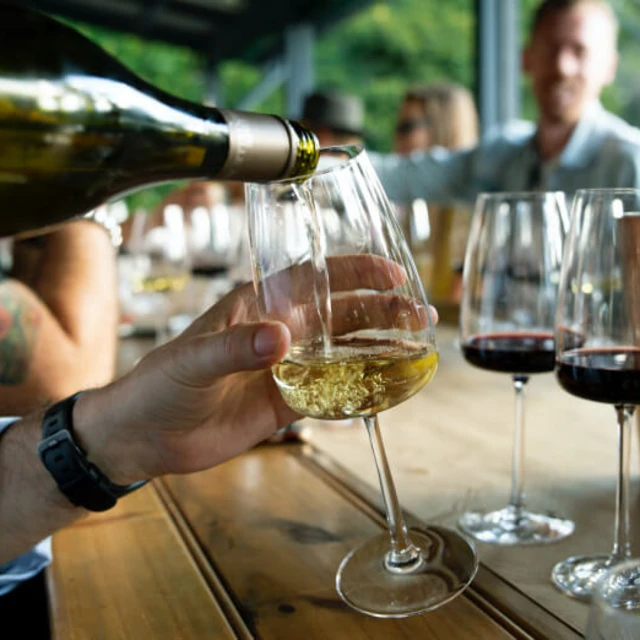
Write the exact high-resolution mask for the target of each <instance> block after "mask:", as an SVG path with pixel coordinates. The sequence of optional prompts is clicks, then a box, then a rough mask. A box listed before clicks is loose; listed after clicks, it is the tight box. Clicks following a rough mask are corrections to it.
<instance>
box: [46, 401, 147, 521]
mask: <svg viewBox="0 0 640 640" xmlns="http://www.w3.org/2000/svg"><path fill="white" fill-rule="evenodd" d="M79 396H80V393H76V394H75V395H73V396H70V397H68V398H65V399H64V400H62V401H60V402H58V403H56V404H54V405H53V406H52V407H50V408H49V409H48V410H47V411H46V413H45V415H44V418H43V420H42V440H41V442H40V444H39V445H38V455H39V456H40V459H41V460H42V462H43V464H44V466H45V467H46V468H47V470H48V471H49V473H50V474H51V475H52V476H53V479H54V480H55V481H56V483H57V485H58V488H59V489H60V491H62V493H63V494H64V495H65V496H66V497H67V498H68V499H69V501H70V502H72V503H73V504H75V505H76V506H78V507H84V508H85V509H88V510H89V511H106V510H107V509H110V508H111V507H113V506H114V505H115V504H116V502H117V501H118V498H121V497H122V496H125V495H127V494H128V493H131V492H132V491H135V490H136V489H138V488H139V487H141V486H143V485H144V484H146V482H147V481H146V480H143V481H140V482H134V483H133V484H130V485H127V486H124V485H118V484H114V483H113V482H111V481H110V480H109V478H107V476H106V475H105V474H104V473H102V471H101V470H100V469H99V468H98V467H97V466H96V465H95V464H93V463H92V462H89V460H88V459H87V456H86V453H85V452H84V451H83V450H82V448H81V447H80V445H79V444H78V443H77V442H76V441H75V439H74V431H73V407H74V405H75V403H76V401H77V399H78V398H79Z"/></svg>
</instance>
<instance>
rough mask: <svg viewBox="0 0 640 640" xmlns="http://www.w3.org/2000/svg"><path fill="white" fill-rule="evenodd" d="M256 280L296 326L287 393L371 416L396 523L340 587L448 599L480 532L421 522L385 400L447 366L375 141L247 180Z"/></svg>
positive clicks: (356, 558)
mask: <svg viewBox="0 0 640 640" xmlns="http://www.w3.org/2000/svg"><path fill="white" fill-rule="evenodd" d="M246 194H247V204H248V210H249V216H250V222H249V228H250V246H251V253H252V260H253V269H254V276H255V285H256V289H257V291H258V298H259V304H260V307H261V313H262V316H263V317H264V318H268V319H271V320H279V321H281V322H284V323H286V324H287V325H288V326H289V329H290V331H291V335H292V343H291V347H290V350H289V352H288V354H287V355H286V357H285V358H284V360H283V361H282V362H281V363H279V364H278V365H276V366H275V367H273V376H274V379H275V381H276V383H277V385H278V388H279V389H280V392H281V393H282V396H283V398H284V399H285V401H286V402H287V403H288V404H289V405H290V406H291V407H292V408H294V409H295V410H296V411H298V412H299V413H301V414H303V415H306V416H312V417H315V418H321V419H327V420H331V419H344V418H352V417H362V418H363V419H364V423H365V426H366V429H367V433H368V435H369V439H370V443H371V447H372V450H373V455H374V459H375V462H376V466H377V471H378V476H379V480H380V487H381V491H382V496H383V500H384V503H385V507H386V515H387V523H388V528H389V531H388V532H387V533H385V534H382V535H380V536H377V537H376V538H374V539H373V540H369V541H367V542H365V543H364V544H363V545H361V546H360V547H358V548H356V549H355V550H354V551H352V552H351V553H350V554H349V555H348V556H347V557H346V558H345V559H344V560H343V562H342V564H341V565H340V568H339V570H338V574H337V578H336V586H337V590H338V592H339V594H340V596H341V597H342V598H343V599H344V600H345V602H347V604H349V605H350V606H352V607H353V608H355V609H357V610H359V611H361V612H364V613H367V614H370V615H373V616H379V617H404V616H408V615H412V614H416V613H421V612H423V611H428V610H430V609H435V608H436V607H438V606H440V605H442V604H444V603H445V602H448V601H449V600H451V599H452V598H453V597H455V596H456V595H457V594H459V593H460V592H461V591H462V590H463V589H464V588H465V587H466V586H467V585H468V584H469V582H470V581H471V580H472V578H473V576H474V575H475V572H476V570H477V558H476V554H475V551H474V549H473V548H472V546H471V545H470V544H469V543H468V542H467V541H466V540H465V539H464V538H463V537H462V536H460V535H459V534H457V533H456V532H455V531H450V530H448V529H445V528H442V527H429V528H427V529H424V530H411V531H408V530H407V527H406V525H405V521H404V518H403V515H402V511H401V508H400V505H399V502H398V497H397V494H396V489H395V486H394V483H393V479H392V476H391V471H390V468H389V464H388V461H387V458H386V455H385V451H384V447H383V443H382V438H381V434H380V429H379V426H378V419H377V414H378V413H379V412H380V411H383V410H385V409H388V408H390V407H393V406H395V405H397V404H398V403H400V402H403V401H404V400H406V399H407V398H409V397H410V396H412V395H413V394H414V393H416V392H417V391H419V390H420V389H421V388H422V387H423V386H424V385H425V384H426V383H427V382H428V381H429V380H430V379H431V378H432V376H433V375H434V373H435V370H436V366H437V363H438V351H437V348H436V342H435V332H434V328H433V325H432V321H431V318H430V316H429V313H428V305H427V301H426V299H425V297H424V293H423V291H422V288H421V285H420V283H419V280H418V277H417V274H416V269H415V266H414V264H413V262H412V260H411V257H410V254H409V251H408V249H407V246H406V244H405V242H404V239H403V237H402V233H401V232H400V230H399V227H398V226H397V223H396V221H395V218H394V215H393V212H392V209H391V207H390V204H389V202H388V200H387V198H386V196H385V194H384V192H383V190H382V188H381V186H380V183H379V181H378V178H377V176H376V175H375V173H374V171H373V169H372V167H371V165H370V164H369V161H368V158H367V157H366V154H365V152H364V151H362V150H361V149H359V148H357V147H341V148H338V147H336V148H329V149H325V150H323V151H322V152H321V158H320V164H319V168H318V170H317V171H316V173H315V174H313V175H312V176H310V177H309V178H308V179H307V180H306V181H285V182H278V183H271V184H263V185H259V184H250V185H247V188H246Z"/></svg>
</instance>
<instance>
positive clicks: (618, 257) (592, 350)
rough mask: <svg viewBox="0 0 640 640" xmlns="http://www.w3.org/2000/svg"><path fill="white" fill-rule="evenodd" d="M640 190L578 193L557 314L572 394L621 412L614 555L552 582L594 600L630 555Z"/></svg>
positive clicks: (638, 391) (639, 362)
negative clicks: (599, 587)
mask: <svg viewBox="0 0 640 640" xmlns="http://www.w3.org/2000/svg"><path fill="white" fill-rule="evenodd" d="M639 309H640V190H636V189H586V190H582V191H578V192H577V193H576V195H575V197H574V200H573V205H572V210H571V228H570V232H569V236H568V239H567V247H566V251H565V254H564V260H563V266H562V275H561V280H560V292H559V296H558V312H557V316H556V329H555V333H556V359H557V370H556V372H557V377H558V380H559V382H560V384H561V385H562V387H563V388H564V389H565V390H566V391H568V392H569V393H571V394H573V395H575V396H578V397H579V398H584V399H586V400H594V401H596V402H606V403H608V404H611V405H612V406H613V408H614V409H615V413H616V417H617V422H618V431H619V445H618V462H619V464H618V481H617V482H618V485H617V492H616V516H615V524H614V543H613V549H612V551H611V553H609V554H601V555H595V556H579V557H573V558H569V559H567V560H565V561H563V562H560V563H558V564H557V565H556V566H555V567H554V569H553V572H552V579H553V582H554V584H555V585H556V586H557V587H558V588H559V589H560V590H561V591H563V592H564V593H566V594H568V595H572V596H575V597H577V598H582V599H588V598H589V597H590V596H591V594H592V592H593V590H594V588H595V585H596V584H597V582H598V580H599V579H600V578H601V577H602V575H603V574H604V573H605V572H606V571H607V570H608V569H610V568H611V567H613V566H615V565H617V564H619V563H621V562H623V561H625V560H627V559H628V558H629V557H630V555H631V548H630V540H629V506H628V501H629V440H630V437H631V433H630V431H631V418H632V416H633V413H634V411H635V405H637V404H639V403H640V335H639V329H638V310H639Z"/></svg>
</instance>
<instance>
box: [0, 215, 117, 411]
mask: <svg viewBox="0 0 640 640" xmlns="http://www.w3.org/2000/svg"><path fill="white" fill-rule="evenodd" d="M14 265H15V269H14V271H13V272H12V274H11V277H10V278H9V279H6V280H3V281H2V282H0V415H8V414H13V415H23V414H25V413H27V412H28V411H31V410H32V409H35V408H38V407H41V406H43V404H45V403H48V402H50V401H52V400H56V399H59V398H62V397H64V396H66V395H69V394H71V393H73V392H74V391H77V390H79V389H81V388H87V387H92V386H96V385H98V384H103V383H105V382H107V381H108V380H109V379H110V378H111V377H112V375H113V370H114V363H115V353H116V339H117V331H116V329H117V312H118V309H117V283H116V269H115V253H114V250H113V248H112V247H111V243H110V240H109V237H108V235H107V234H106V233H105V232H104V230H103V229H101V228H100V227H99V226H98V225H96V224H94V223H91V222H88V221H78V222H73V223H70V224H67V225H64V226H63V227H61V228H60V229H59V230H57V231H54V232H52V233H50V234H47V235H46V236H44V237H43V242H42V243H41V246H36V245H33V244H32V243H30V244H25V245H21V244H20V243H17V244H16V246H15V261H14Z"/></svg>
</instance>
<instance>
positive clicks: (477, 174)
mask: <svg viewBox="0 0 640 640" xmlns="http://www.w3.org/2000/svg"><path fill="white" fill-rule="evenodd" d="M617 28H618V27H617V21H616V18H615V15H614V14H613V11H612V9H611V7H610V6H609V4H608V3H607V2H605V1H604V0H545V1H544V2H542V3H541V5H540V6H539V8H538V10H537V13H536V15H535V18H534V21H533V27H532V30H531V36H530V41H529V44H528V45H527V47H526V49H525V50H524V52H523V66H524V70H525V72H526V73H527V74H528V76H529V78H530V80H531V86H532V90H533V93H534V96H535V98H536V101H537V104H538V108H539V118H538V122H537V126H533V125H531V126H530V127H527V126H525V127H522V126H520V127H517V128H516V127H507V128H506V130H504V131H501V132H500V133H498V134H496V135H492V136H488V137H487V138H486V139H485V140H484V141H483V142H482V143H481V144H480V145H479V146H478V147H476V148H474V149H469V150H467V151H462V152H457V153H451V152H448V151H446V150H444V149H434V150H432V151H431V152H429V153H414V154H413V155H411V156H409V157H400V156H377V155H374V157H373V160H374V164H375V167H376V169H377V171H378V173H379V175H380V178H381V180H382V183H383V184H384V187H385V189H386V191H387V193H388V194H389V197H390V198H391V199H392V200H395V201H397V202H408V201H410V200H412V199H414V198H427V199H429V200H430V201H433V202H447V201H456V200H462V201H468V202H473V201H474V200H475V198H476V196H477V195H478V193H480V192H483V191H522V190H531V189H545V190H560V191H564V192H565V193H566V194H567V195H568V197H571V196H572V195H573V193H574V192H575V191H576V190H577V189H580V188H584V187H640V130H639V129H636V128H635V127H631V126H630V125H629V124H627V123H626V122H624V121H623V120H621V119H620V118H618V117H616V116H614V115H613V114H611V113H609V112H607V111H606V110H605V109H604V108H603V107H602V105H601V104H600V102H599V96H600V94H601V92H602V89H603V88H604V87H605V86H607V85H608V84H610V83H611V82H612V81H613V79H614V77H615V71H616V67H617V57H618V56H617V52H616V39H617Z"/></svg>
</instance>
